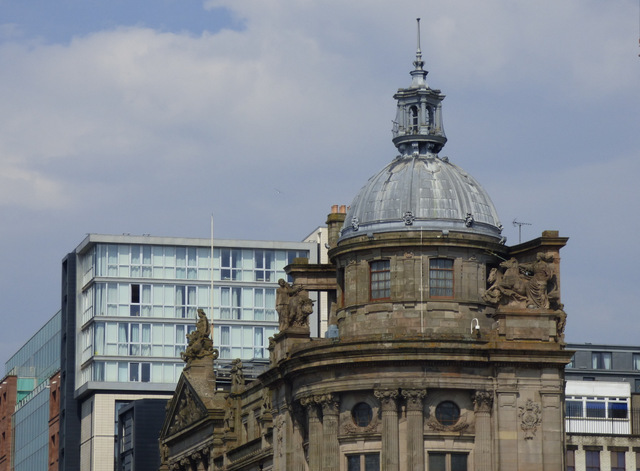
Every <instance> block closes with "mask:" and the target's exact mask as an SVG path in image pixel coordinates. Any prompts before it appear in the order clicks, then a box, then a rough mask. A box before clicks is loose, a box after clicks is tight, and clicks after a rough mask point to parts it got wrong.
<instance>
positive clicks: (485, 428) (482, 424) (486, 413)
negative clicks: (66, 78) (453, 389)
mask: <svg viewBox="0 0 640 471" xmlns="http://www.w3.org/2000/svg"><path fill="white" fill-rule="evenodd" d="M473 404H474V410H475V415H476V449H475V469H476V470H477V471H491V470H492V469H493V464H492V460H491V457H492V455H493V453H492V451H493V449H492V446H493V439H492V437H491V409H492V407H493V393H492V392H491V391H476V392H475V393H474V394H473Z"/></svg>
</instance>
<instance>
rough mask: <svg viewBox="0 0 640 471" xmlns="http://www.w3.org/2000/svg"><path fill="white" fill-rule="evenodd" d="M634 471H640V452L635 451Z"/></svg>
mask: <svg viewBox="0 0 640 471" xmlns="http://www.w3.org/2000/svg"><path fill="white" fill-rule="evenodd" d="M636 471H640V451H636Z"/></svg>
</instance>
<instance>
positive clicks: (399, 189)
mask: <svg viewBox="0 0 640 471" xmlns="http://www.w3.org/2000/svg"><path fill="white" fill-rule="evenodd" d="M420 229H423V230H442V231H456V232H466V233H474V234H483V235H487V236H492V237H495V238H497V239H501V238H502V237H501V235H500V233H501V231H502V225H501V224H500V221H499V219H498V214H497V212H496V209H495V207H494V206H493V203H492V202H491V198H489V195H488V194H487V192H486V191H485V190H484V188H482V186H480V184H479V183H478V182H477V181H476V180H475V179H474V178H473V177H472V176H471V175H469V174H468V173H466V172H465V171H464V170H462V169H461V168H460V167H458V166H456V165H454V164H452V163H450V162H449V161H448V159H447V158H446V157H445V158H443V159H440V158H439V157H438V156H436V155H435V154H426V155H411V156H408V155H404V156H398V157H397V158H396V159H395V160H393V161H392V162H391V163H390V164H389V165H387V166H386V167H385V168H384V169H382V171H380V172H379V173H378V174H377V175H375V176H373V177H372V178H370V179H369V181H368V182H367V184H366V185H365V186H364V187H363V188H362V189H361V190H360V192H359V193H358V195H357V196H356V197H355V199H354V200H353V202H352V203H351V206H350V207H349V210H348V211H347V216H346V219H345V222H344V226H343V228H342V231H341V235H340V239H339V241H343V240H345V239H349V238H351V237H356V236H359V235H362V234H369V233H379V232H396V231H410V230H420Z"/></svg>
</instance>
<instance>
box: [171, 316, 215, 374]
mask: <svg viewBox="0 0 640 471" xmlns="http://www.w3.org/2000/svg"><path fill="white" fill-rule="evenodd" d="M210 334H211V324H210V323H209V319H207V315H206V314H205V313H204V311H203V310H202V309H198V321H197V322H196V330H194V331H193V332H191V333H188V334H187V340H188V341H189V344H188V345H187V349H186V350H185V351H184V352H182V353H180V357H181V358H182V360H184V361H185V362H186V363H187V365H186V367H185V368H188V367H189V366H190V365H191V362H192V361H193V360H196V359H200V358H205V357H213V359H214V360H215V359H216V358H218V350H216V349H215V348H213V341H212V340H211V337H210V336H209V335H210Z"/></svg>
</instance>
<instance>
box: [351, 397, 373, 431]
mask: <svg viewBox="0 0 640 471" xmlns="http://www.w3.org/2000/svg"><path fill="white" fill-rule="evenodd" d="M351 417H353V423H355V424H356V425H357V426H358V427H366V426H367V425H369V424H370V423H371V419H372V418H373V410H371V406H370V405H369V404H367V403H366V402H359V403H357V404H356V405H355V406H353V409H351Z"/></svg>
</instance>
